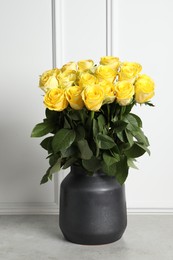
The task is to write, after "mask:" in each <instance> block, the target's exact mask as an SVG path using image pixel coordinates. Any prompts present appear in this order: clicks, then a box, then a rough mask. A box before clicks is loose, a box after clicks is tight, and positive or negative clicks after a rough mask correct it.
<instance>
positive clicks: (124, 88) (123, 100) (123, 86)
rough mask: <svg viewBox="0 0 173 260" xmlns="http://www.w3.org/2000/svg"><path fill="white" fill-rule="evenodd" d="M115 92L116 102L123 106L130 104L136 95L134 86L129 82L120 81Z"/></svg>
mask: <svg viewBox="0 0 173 260" xmlns="http://www.w3.org/2000/svg"><path fill="white" fill-rule="evenodd" d="M115 92H116V98H117V99H116V101H117V102H118V103H119V104H120V105H121V106H126V105H128V104H130V102H131V100H132V98H133V95H134V85H133V84H132V83H131V82H129V81H127V80H124V81H119V82H117V83H116V85H115Z"/></svg>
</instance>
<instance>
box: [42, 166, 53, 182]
mask: <svg viewBox="0 0 173 260" xmlns="http://www.w3.org/2000/svg"><path fill="white" fill-rule="evenodd" d="M50 169H51V167H49V168H48V169H47V171H46V174H45V175H44V176H43V177H42V179H41V182H40V184H44V183H46V182H48V180H49V175H50Z"/></svg>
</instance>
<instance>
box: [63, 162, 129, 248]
mask: <svg viewBox="0 0 173 260" xmlns="http://www.w3.org/2000/svg"><path fill="white" fill-rule="evenodd" d="M59 225H60V228H61V231H62V233H63V235H64V237H65V238H66V239H67V240H68V241H71V242H73V243H77V244H83V245H99V244H107V243H111V242H114V241H116V240H118V239H120V238H121V236H122V235H123V233H124V231H125V228H126V226H127V211H126V200H125V187H124V185H122V186H121V185H120V184H119V183H118V182H117V181H116V179H115V177H110V176H107V175H105V174H103V173H101V172H96V173H94V175H93V176H88V175H86V173H85V171H84V170H83V169H82V168H80V167H76V166H72V167H71V172H70V173H69V174H68V175H67V176H66V178H65V179H64V180H63V181H62V183H61V189H60V218H59Z"/></svg>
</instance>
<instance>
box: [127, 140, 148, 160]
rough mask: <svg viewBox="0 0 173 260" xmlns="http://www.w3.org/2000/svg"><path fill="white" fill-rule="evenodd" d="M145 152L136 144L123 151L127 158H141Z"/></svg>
mask: <svg viewBox="0 0 173 260" xmlns="http://www.w3.org/2000/svg"><path fill="white" fill-rule="evenodd" d="M145 152H146V150H145V149H144V148H142V147H140V145H138V144H137V143H134V145H133V146H132V147H131V148H130V149H128V150H125V151H124V154H125V155H126V156H127V157H128V158H137V157H140V156H142V155H143V154H144V153H145Z"/></svg>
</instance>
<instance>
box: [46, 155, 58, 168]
mask: <svg viewBox="0 0 173 260" xmlns="http://www.w3.org/2000/svg"><path fill="white" fill-rule="evenodd" d="M47 158H49V164H50V166H51V167H52V166H53V165H54V164H55V163H56V162H57V160H58V159H60V158H61V153H56V154H50V155H49V156H48V157H47Z"/></svg>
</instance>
